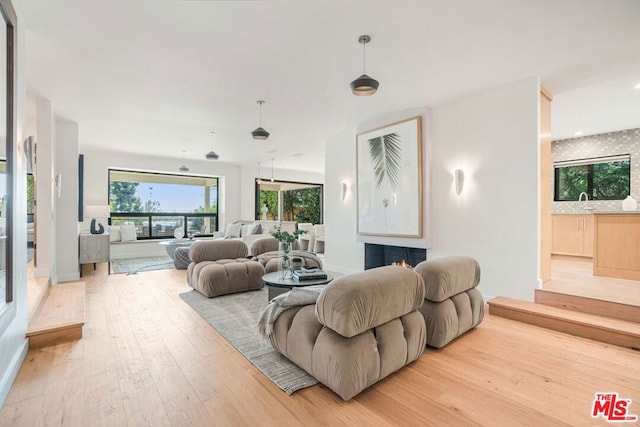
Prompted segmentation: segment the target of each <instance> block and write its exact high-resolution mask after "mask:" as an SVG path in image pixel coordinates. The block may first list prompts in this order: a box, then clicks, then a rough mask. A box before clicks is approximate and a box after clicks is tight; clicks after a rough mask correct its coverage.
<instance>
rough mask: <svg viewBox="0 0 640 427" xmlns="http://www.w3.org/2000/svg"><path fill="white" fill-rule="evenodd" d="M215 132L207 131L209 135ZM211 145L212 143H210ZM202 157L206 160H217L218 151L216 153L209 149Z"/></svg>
mask: <svg viewBox="0 0 640 427" xmlns="http://www.w3.org/2000/svg"><path fill="white" fill-rule="evenodd" d="M215 134H216V133H215V132H213V131H211V132H209V135H210V136H214V135H215ZM211 145H212V146H213V144H211ZM204 157H205V158H206V159H207V160H218V159H219V158H220V156H218V153H216V152H215V151H213V150H211V151H209V152H208V153H207V154H205V155H204Z"/></svg>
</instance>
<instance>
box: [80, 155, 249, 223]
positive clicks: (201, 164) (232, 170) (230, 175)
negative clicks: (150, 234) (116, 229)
mask: <svg viewBox="0 0 640 427" xmlns="http://www.w3.org/2000/svg"><path fill="white" fill-rule="evenodd" d="M80 152H81V153H82V154H84V205H85V207H86V206H87V205H102V204H106V203H108V190H109V188H108V187H109V176H108V175H109V174H108V170H109V168H112V169H133V170H140V171H148V172H166V173H180V172H178V167H179V166H180V165H181V164H183V163H185V164H186V165H187V166H189V168H190V171H189V172H188V174H192V175H205V176H217V177H220V178H221V179H220V186H221V187H220V193H219V198H220V206H219V211H220V213H219V222H220V223H221V224H223V223H224V221H225V217H226V218H233V219H236V218H239V217H240V204H241V203H240V202H241V201H240V199H241V197H240V195H241V191H240V166H236V165H231V164H226V163H219V162H215V161H211V160H206V159H203V160H189V159H187V160H183V159H182V158H180V157H176V158H169V157H156V156H152V155H144V154H130V153H122V152H119V151H110V150H104V149H100V148H95V147H85V148H82V147H81V149H80ZM90 220H91V219H90V218H85V221H84V223H83V225H82V229H83V230H88V229H89V224H90Z"/></svg>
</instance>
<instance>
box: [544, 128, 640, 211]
mask: <svg viewBox="0 0 640 427" xmlns="http://www.w3.org/2000/svg"><path fill="white" fill-rule="evenodd" d="M618 154H630V155H631V197H633V198H634V199H636V200H638V201H640V128H638V129H628V130H622V131H617V132H608V133H601V134H599V135H589V136H581V137H577V138H569V139H562V140H558V141H552V142H551V161H552V162H554V163H555V162H558V161H562V160H575V159H586V158H591V157H604V156H615V155H618ZM551 172H552V175H551V182H553V179H554V176H553V168H551ZM581 203H584V202H580V203H578V202H553V212H554V213H574V212H581V211H582V208H581V206H582V205H581ZM589 205H590V206H593V207H594V208H595V209H596V211H622V200H595V201H592V200H589Z"/></svg>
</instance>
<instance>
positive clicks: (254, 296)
mask: <svg viewBox="0 0 640 427" xmlns="http://www.w3.org/2000/svg"><path fill="white" fill-rule="evenodd" d="M180 298H182V299H183V300H184V302H186V303H187V304H189V306H190V307H191V308H193V309H194V310H195V311H196V312H197V313H198V314H199V315H200V316H202V318H203V319H204V320H206V321H207V322H209V324H210V325H211V326H213V327H214V329H215V330H216V331H218V332H219V333H220V334H221V335H222V336H223V337H224V338H225V339H226V340H227V341H229V342H230V343H231V344H232V345H233V346H234V347H235V348H236V349H237V350H238V351H239V352H240V353H242V354H243V355H244V357H246V358H247V359H249V361H250V362H251V363H253V364H254V365H255V366H256V367H257V368H258V369H260V371H262V373H263V374H265V375H266V376H267V377H268V378H269V379H270V380H271V381H272V382H273V383H274V384H275V385H277V386H278V387H280V388H281V389H282V390H283V391H284V392H285V393H287V394H292V393H293V392H295V391H297V390H300V389H302V388H305V387H309V386H312V385H314V384H317V383H318V380H316V379H315V378H314V377H312V376H311V375H309V374H307V373H306V372H305V371H304V370H303V369H302V368H300V367H298V366H297V365H296V364H294V363H293V362H291V361H289V359H287V358H286V357H284V356H283V355H281V354H280V353H278V352H277V351H276V350H274V348H273V347H272V346H271V343H270V342H269V341H268V340H266V339H264V338H262V337H261V336H259V335H258V334H257V332H256V325H257V323H258V319H259V318H260V314H261V313H262V310H264V308H265V307H266V305H267V289H266V288H263V289H261V290H259V291H249V292H242V293H238V294H231V295H225V296H221V297H216V298H207V297H205V296H204V295H202V294H200V293H198V292H196V291H191V292H185V293H182V294H180Z"/></svg>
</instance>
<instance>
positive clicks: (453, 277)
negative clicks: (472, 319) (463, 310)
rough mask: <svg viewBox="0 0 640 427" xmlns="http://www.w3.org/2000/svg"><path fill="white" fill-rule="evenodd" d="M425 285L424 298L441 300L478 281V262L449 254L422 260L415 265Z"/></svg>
mask: <svg viewBox="0 0 640 427" xmlns="http://www.w3.org/2000/svg"><path fill="white" fill-rule="evenodd" d="M414 271H415V272H416V273H418V274H420V275H421V276H422V279H423V280H424V284H425V287H426V293H425V298H426V299H428V300H429V301H433V302H442V301H444V300H446V299H447V298H450V297H452V296H454V295H457V294H459V293H461V292H464V291H467V290H469V289H473V288H475V287H476V286H478V283H480V266H479V265H478V262H477V261H476V260H475V259H473V258H471V257H466V256H451V257H444V258H437V259H433V260H429V261H423V262H421V263H420V264H418V265H417V266H416V267H415V270H414Z"/></svg>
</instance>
